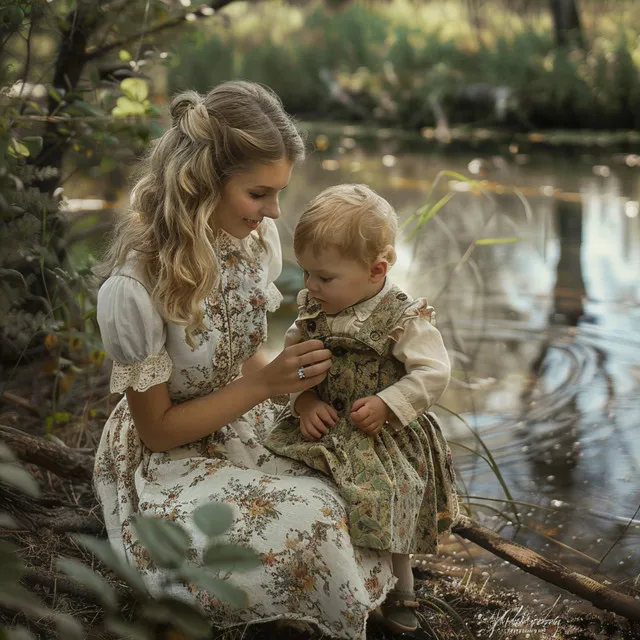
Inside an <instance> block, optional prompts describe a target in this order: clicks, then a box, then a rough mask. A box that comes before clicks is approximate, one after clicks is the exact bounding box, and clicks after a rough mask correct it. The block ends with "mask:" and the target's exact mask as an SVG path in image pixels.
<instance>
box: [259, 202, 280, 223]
mask: <svg viewBox="0 0 640 640" xmlns="http://www.w3.org/2000/svg"><path fill="white" fill-rule="evenodd" d="M263 215H265V216H266V217H267V218H272V219H273V220H277V219H278V218H279V217H280V203H279V202H278V201H277V200H276V201H275V202H274V203H270V204H269V205H268V206H266V207H265V208H264V210H263Z"/></svg>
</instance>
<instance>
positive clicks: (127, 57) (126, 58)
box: [118, 49, 131, 62]
mask: <svg viewBox="0 0 640 640" xmlns="http://www.w3.org/2000/svg"><path fill="white" fill-rule="evenodd" d="M118 58H120V60H121V61H122V62H131V54H130V53H129V52H128V51H127V50H126V49H120V51H119V52H118Z"/></svg>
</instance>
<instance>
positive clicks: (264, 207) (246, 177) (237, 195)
mask: <svg viewBox="0 0 640 640" xmlns="http://www.w3.org/2000/svg"><path fill="white" fill-rule="evenodd" d="M292 169H293V165H292V164H291V163H290V162H289V161H288V160H287V159H285V158H282V159H281V160H277V161H276V162H271V163H269V164H256V165H253V166H252V167H251V168H249V169H247V170H246V171H242V172H241V173H237V174H235V175H234V176H232V177H231V178H230V180H229V182H227V184H226V185H225V187H224V189H223V190H222V201H221V202H220V204H219V205H218V208H217V209H216V212H215V215H214V219H215V224H216V226H217V227H218V228H219V229H223V230H224V231H226V232H227V233H229V234H230V235H232V236H234V237H235V238H240V239H242V238H246V237H247V236H248V235H249V234H250V233H251V232H252V231H253V230H254V229H257V228H258V226H259V225H260V223H261V222H262V220H263V219H264V218H273V219H274V220H275V219H277V218H279V217H280V206H279V204H278V197H279V195H280V192H281V191H282V190H283V189H284V188H285V187H286V186H287V185H288V184H289V180H290V179H291V171H292Z"/></svg>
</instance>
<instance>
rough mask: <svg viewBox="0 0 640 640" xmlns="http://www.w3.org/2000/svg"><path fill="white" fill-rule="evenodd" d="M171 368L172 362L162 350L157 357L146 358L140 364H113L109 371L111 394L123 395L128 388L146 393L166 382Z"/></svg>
mask: <svg viewBox="0 0 640 640" xmlns="http://www.w3.org/2000/svg"><path fill="white" fill-rule="evenodd" d="M172 368H173V362H171V358H170V357H169V354H168V353H167V350H166V349H164V348H163V349H162V351H161V352H160V353H159V354H158V355H157V356H148V357H147V358H145V359H144V360H143V361H142V362H134V363H133V364H120V363H119V362H114V363H113V370H112V371H111V384H110V389H111V393H124V392H125V391H126V390H127V389H128V388H129V387H131V388H132V389H133V390H134V391H146V390H147V389H149V388H150V387H153V386H155V385H157V384H162V383H163V382H166V381H167V380H168V379H169V377H170V376H171V369H172Z"/></svg>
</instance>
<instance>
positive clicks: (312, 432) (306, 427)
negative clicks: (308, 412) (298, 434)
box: [300, 420, 322, 440]
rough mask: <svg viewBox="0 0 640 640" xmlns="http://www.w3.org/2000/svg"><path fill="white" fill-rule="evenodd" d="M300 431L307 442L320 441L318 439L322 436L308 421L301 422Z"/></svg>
mask: <svg viewBox="0 0 640 640" xmlns="http://www.w3.org/2000/svg"><path fill="white" fill-rule="evenodd" d="M300 431H302V435H304V436H305V437H306V438H307V440H320V438H322V434H321V433H320V432H319V431H318V430H317V429H316V428H315V426H314V425H313V424H311V423H310V422H309V421H308V420H304V421H301V423H300Z"/></svg>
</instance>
